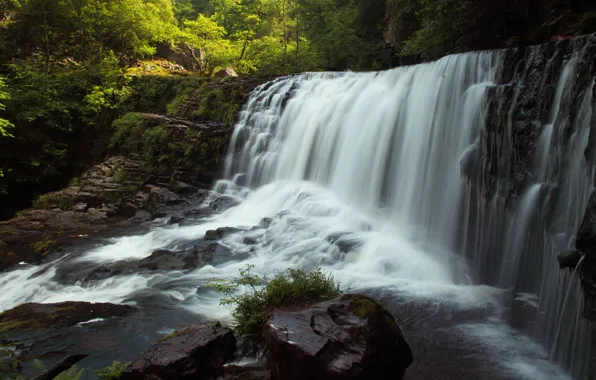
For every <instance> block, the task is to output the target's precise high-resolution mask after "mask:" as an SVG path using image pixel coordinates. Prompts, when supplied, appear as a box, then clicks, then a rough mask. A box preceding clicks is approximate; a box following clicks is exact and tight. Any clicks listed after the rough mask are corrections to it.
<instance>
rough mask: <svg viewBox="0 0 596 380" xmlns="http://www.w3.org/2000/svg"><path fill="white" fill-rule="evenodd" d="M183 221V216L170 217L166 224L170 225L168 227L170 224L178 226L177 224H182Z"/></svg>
mask: <svg viewBox="0 0 596 380" xmlns="http://www.w3.org/2000/svg"><path fill="white" fill-rule="evenodd" d="M184 219H186V218H184V217H183V216H172V217H171V218H170V220H168V224H170V225H171V224H179V223H180V222H182V221H183V220H184Z"/></svg>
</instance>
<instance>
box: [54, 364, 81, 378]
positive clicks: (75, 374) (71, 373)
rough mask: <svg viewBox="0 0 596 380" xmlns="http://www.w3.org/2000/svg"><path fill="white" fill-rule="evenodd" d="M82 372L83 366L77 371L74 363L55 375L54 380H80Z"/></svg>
mask: <svg viewBox="0 0 596 380" xmlns="http://www.w3.org/2000/svg"><path fill="white" fill-rule="evenodd" d="M84 373H85V369H84V368H83V369H81V370H80V371H79V370H77V366H76V365H74V366H72V367H70V368H69V369H68V370H67V371H64V372H62V373H61V374H60V375H58V376H56V377H55V378H54V380H81V378H82V377H83V374H84Z"/></svg>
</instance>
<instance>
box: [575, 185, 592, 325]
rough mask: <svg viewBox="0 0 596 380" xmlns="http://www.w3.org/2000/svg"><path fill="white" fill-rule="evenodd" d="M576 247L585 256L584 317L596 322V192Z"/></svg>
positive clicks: (582, 274)
mask: <svg viewBox="0 0 596 380" xmlns="http://www.w3.org/2000/svg"><path fill="white" fill-rule="evenodd" d="M575 246H576V248H577V249H578V250H579V251H581V252H583V253H584V254H585V257H584V260H583V262H582V265H581V268H580V275H581V279H582V290H583V292H584V317H585V318H586V319H588V320H589V321H596V192H593V193H592V194H591V196H590V199H589V201H588V207H586V212H585V214H584V219H583V221H582V224H581V227H580V229H579V232H578V234H577V239H576V242H575Z"/></svg>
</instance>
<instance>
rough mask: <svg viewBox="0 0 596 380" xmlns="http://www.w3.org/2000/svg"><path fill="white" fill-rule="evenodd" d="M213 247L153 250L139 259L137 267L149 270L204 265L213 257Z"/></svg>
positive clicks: (192, 267)
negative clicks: (149, 254)
mask: <svg viewBox="0 0 596 380" xmlns="http://www.w3.org/2000/svg"><path fill="white" fill-rule="evenodd" d="M215 249H216V248H215V247H210V246H207V247H194V248H190V249H187V250H186V251H179V252H172V251H168V250H165V249H162V250H159V251H155V252H153V253H152V254H151V256H149V257H146V258H144V259H143V260H141V261H139V268H141V269H149V270H183V269H194V268H197V267H199V266H202V265H205V264H207V263H208V262H210V261H211V260H212V259H213V252H214V251H215Z"/></svg>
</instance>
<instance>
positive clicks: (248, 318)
mask: <svg viewBox="0 0 596 380" xmlns="http://www.w3.org/2000/svg"><path fill="white" fill-rule="evenodd" d="M253 268H254V266H252V265H247V266H246V267H245V268H244V269H241V270H240V279H239V280H237V281H234V282H229V281H216V282H212V283H211V286H212V287H214V288H215V289H217V291H219V292H221V293H224V294H225V295H226V296H227V297H226V298H224V299H222V301H221V304H222V305H235V308H234V310H233V312H232V316H233V317H234V319H235V320H236V327H235V330H236V332H237V333H238V334H240V335H246V334H256V335H257V336H260V335H261V332H262V330H263V326H264V325H265V324H266V323H267V320H268V319H269V316H270V315H271V312H272V311H273V310H274V309H276V308H278V307H281V306H288V305H292V306H300V305H307V304H311V303H315V302H320V301H325V300H329V299H332V298H335V297H337V296H339V295H340V294H341V293H340V291H339V284H338V283H336V282H335V280H334V279H333V276H331V275H330V274H326V273H323V272H322V271H321V270H320V269H317V270H315V271H313V272H310V273H306V272H304V271H302V270H299V269H289V270H287V271H285V272H282V273H278V274H276V275H275V277H273V279H271V280H268V279H266V278H261V277H259V276H258V275H255V274H253V273H251V270H252V269H253ZM241 287H244V288H245V287H248V289H249V292H248V293H241V294H239V292H238V288H241Z"/></svg>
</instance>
